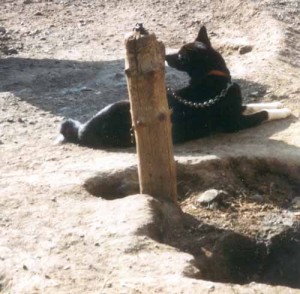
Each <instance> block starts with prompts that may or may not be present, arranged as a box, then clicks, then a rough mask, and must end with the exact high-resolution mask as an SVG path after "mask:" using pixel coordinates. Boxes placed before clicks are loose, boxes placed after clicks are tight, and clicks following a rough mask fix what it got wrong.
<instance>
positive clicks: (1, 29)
mask: <svg viewBox="0 0 300 294" xmlns="http://www.w3.org/2000/svg"><path fill="white" fill-rule="evenodd" d="M5 33H6V29H5V27H0V34H1V35H4V34H5Z"/></svg>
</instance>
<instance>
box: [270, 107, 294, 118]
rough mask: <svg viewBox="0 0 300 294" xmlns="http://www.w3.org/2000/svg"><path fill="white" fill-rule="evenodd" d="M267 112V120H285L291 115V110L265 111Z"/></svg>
mask: <svg viewBox="0 0 300 294" xmlns="http://www.w3.org/2000/svg"><path fill="white" fill-rule="evenodd" d="M266 111H267V112H268V120H275V119H282V118H287V117H288V116H290V115H291V114H292V112H291V110H290V109H288V108H281V109H266Z"/></svg>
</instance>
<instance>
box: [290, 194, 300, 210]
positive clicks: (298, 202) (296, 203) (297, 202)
mask: <svg viewBox="0 0 300 294" xmlns="http://www.w3.org/2000/svg"><path fill="white" fill-rule="evenodd" d="M290 208H291V209H300V197H295V198H294V199H293V200H292V202H291V205H290Z"/></svg>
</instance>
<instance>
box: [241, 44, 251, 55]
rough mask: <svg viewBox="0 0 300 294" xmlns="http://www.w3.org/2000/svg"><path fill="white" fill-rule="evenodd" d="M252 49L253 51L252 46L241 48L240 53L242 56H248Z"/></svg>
mask: <svg viewBox="0 0 300 294" xmlns="http://www.w3.org/2000/svg"><path fill="white" fill-rule="evenodd" d="M252 49H253V47H252V46H250V45H245V46H241V47H240V48H239V53H240V54H241V55H242V54H246V53H249V52H251V51H252Z"/></svg>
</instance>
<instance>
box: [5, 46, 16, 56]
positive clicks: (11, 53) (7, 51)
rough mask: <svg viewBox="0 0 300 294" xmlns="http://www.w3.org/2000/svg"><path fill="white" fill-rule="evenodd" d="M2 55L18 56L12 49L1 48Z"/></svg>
mask: <svg viewBox="0 0 300 294" xmlns="http://www.w3.org/2000/svg"><path fill="white" fill-rule="evenodd" d="M2 51H3V53H4V54H6V55H14V54H19V52H18V50H17V49H14V48H7V47H5V48H3V50H2Z"/></svg>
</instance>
